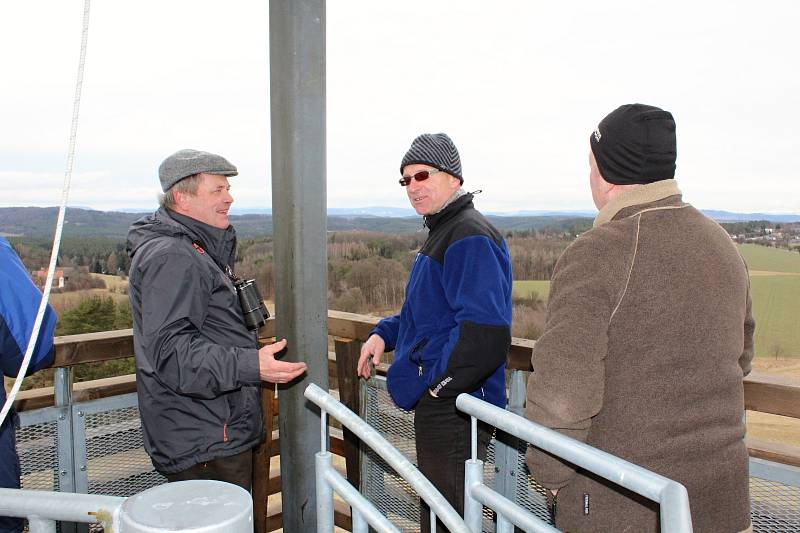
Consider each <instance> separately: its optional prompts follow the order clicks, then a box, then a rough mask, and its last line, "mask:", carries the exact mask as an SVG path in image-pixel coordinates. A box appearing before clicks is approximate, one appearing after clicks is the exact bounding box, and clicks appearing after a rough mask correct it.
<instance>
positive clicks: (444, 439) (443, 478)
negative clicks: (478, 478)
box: [414, 392, 492, 533]
mask: <svg viewBox="0 0 800 533" xmlns="http://www.w3.org/2000/svg"><path fill="white" fill-rule="evenodd" d="M414 430H415V432H416V444H417V465H418V466H419V469H420V471H421V472H422V473H423V474H424V475H425V477H427V478H428V479H429V480H430V481H431V482H432V483H433V485H434V486H435V487H436V488H437V489H439V492H441V493H442V496H444V497H445V499H447V501H448V502H450V505H452V506H453V508H454V509H455V510H456V511H457V512H458V513H459V514H460V515H461V516H464V462H465V461H466V460H467V459H469V458H470V455H471V453H472V452H471V450H472V445H471V424H470V417H469V416H467V415H465V414H464V413H462V412H460V411H459V410H458V409H457V408H456V400H455V398H434V397H432V396H431V395H430V394H428V393H427V392H426V393H425V394H423V396H422V398H421V399H420V401H419V403H417V406H416V408H415V409H414ZM491 437H492V428H491V427H490V426H488V425H487V424H484V423H482V422H479V423H478V459H481V460H486V448H487V447H488V445H489V440H490V439H491ZM420 529H421V530H422V532H423V533H429V532H430V530H431V519H430V508H429V507H428V505H427V504H426V503H425V502H424V501H423V500H422V499H421V498H420ZM436 531H437V533H441V532H447V531H449V530H448V529H447V528H446V527H445V526H444V524H443V523H442V522H441V521H440V520H438V519H437V521H436Z"/></svg>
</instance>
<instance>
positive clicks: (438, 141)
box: [400, 133, 464, 184]
mask: <svg viewBox="0 0 800 533" xmlns="http://www.w3.org/2000/svg"><path fill="white" fill-rule="evenodd" d="M416 164H421V165H430V166H432V167H436V168H438V169H439V170H443V171H444V172H447V173H448V174H450V175H451V176H453V177H456V178H458V180H459V181H460V182H461V183H462V184H463V183H464V178H463V177H461V158H460V157H459V156H458V150H456V145H455V144H453V141H452V140H450V137H448V136H447V135H446V134H444V133H423V134H422V135H420V136H419V137H417V138H416V139H414V142H412V143H411V148H409V149H408V152H406V155H405V156H403V161H402V162H401V163H400V174H402V173H403V169H404V168H406V167H407V166H408V165H416Z"/></svg>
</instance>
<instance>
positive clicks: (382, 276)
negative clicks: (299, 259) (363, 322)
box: [236, 231, 571, 314]
mask: <svg viewBox="0 0 800 533" xmlns="http://www.w3.org/2000/svg"><path fill="white" fill-rule="evenodd" d="M424 240H425V235H424V234H422V233H414V234H408V235H386V234H383V233H374V232H346V233H331V234H330V235H329V237H328V306H329V308H330V309H336V310H340V311H349V312H360V313H376V314H383V313H386V312H393V311H396V310H397V309H399V308H400V306H401V305H402V303H403V298H404V294H405V284H406V280H407V279H408V273H409V271H410V269H411V264H412V263H413V261H414V256H415V255H416V253H417V251H418V250H419V249H420V247H421V246H422V243H423V242H424ZM506 242H507V244H508V247H509V251H510V253H511V260H512V268H513V272H514V279H515V280H530V279H534V280H535V279H539V280H548V279H550V276H551V275H552V273H553V268H554V267H555V264H556V261H557V260H558V257H559V256H560V255H561V252H562V251H563V250H564V248H566V247H567V245H568V244H569V243H570V242H571V239H570V237H569V234H565V233H562V232H537V231H525V232H518V233H517V232H509V233H508V234H507V235H506ZM272 269H273V241H272V239H271V238H269V237H263V238H260V239H244V240H242V241H241V242H240V243H239V252H238V258H237V263H236V272H237V275H239V276H240V277H243V278H254V279H256V281H257V282H258V286H259V288H260V289H261V293H262V296H264V298H266V299H273V298H274V294H275V287H274V284H273V283H274V281H273V275H272V273H273V271H272Z"/></svg>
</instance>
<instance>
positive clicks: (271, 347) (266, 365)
mask: <svg viewBox="0 0 800 533" xmlns="http://www.w3.org/2000/svg"><path fill="white" fill-rule="evenodd" d="M284 348H286V339H281V340H279V341H278V342H276V343H275V344H268V345H266V346H264V347H263V348H261V349H260V350H259V351H258V368H259V372H260V374H261V381H269V382H272V383H288V382H289V381H292V380H293V379H294V378H296V377H297V376H299V375H300V374H302V373H303V372H305V371H306V370H307V368H306V364H305V363H303V362H299V363H290V362H288V361H278V360H277V359H275V354H276V353H278V352H280V351H281V350H283V349H284Z"/></svg>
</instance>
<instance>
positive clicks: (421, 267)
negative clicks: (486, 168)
mask: <svg viewBox="0 0 800 533" xmlns="http://www.w3.org/2000/svg"><path fill="white" fill-rule="evenodd" d="M425 225H426V226H427V227H428V228H429V229H430V233H429V234H428V238H427V240H426V241H425V244H424V245H423V246H422V249H421V250H420V251H419V253H418V254H417V256H416V258H415V259H414V265H413V266H412V268H411V274H410V275H409V278H408V284H407V285H406V295H405V297H406V299H405V302H404V303H403V308H402V309H401V311H400V314H399V315H395V316H392V317H389V318H385V319H383V320H381V321H380V323H378V325H377V326H376V327H375V329H374V330H373V331H372V333H376V334H378V335H380V336H381V338H382V339H383V340H384V342H385V343H386V351H391V350H394V351H395V359H394V362H393V363H392V365H391V366H390V368H389V373H388V388H389V393H390V394H391V396H392V399H393V400H394V402H395V403H396V404H397V405H398V406H399V407H401V408H403V409H407V410H408V409H411V408H413V407H414V406H415V405H416V403H417V401H418V400H419V398H420V396H422V394H423V393H427V392H426V390H427V389H430V391H431V392H433V394H435V395H436V396H438V397H440V398H453V397H455V396H457V395H458V394H460V393H462V392H468V393H471V394H472V395H473V396H476V397H478V398H481V399H483V400H486V401H488V402H490V403H493V404H494V405H497V406H499V407H505V405H506V389H505V364H506V357H507V356H508V348H509V346H510V344H511V283H512V281H511V280H512V278H511V260H510V258H509V253H508V248H507V247H506V243H505V241H504V240H503V238H502V236H501V235H500V233H499V232H498V231H497V229H496V228H495V227H494V226H492V225H491V223H490V222H489V221H488V220H486V218H485V217H484V216H483V215H482V214H481V213H480V212H478V211H477V210H476V209H475V207H474V206H473V204H472V195H471V194H466V195H464V196H461V197H460V198H458V199H456V200H455V201H454V202H453V203H451V204H450V205H448V206H447V207H446V208H445V209H443V210H442V211H440V212H439V213H437V214H435V215H430V216H427V217H425Z"/></svg>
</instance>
